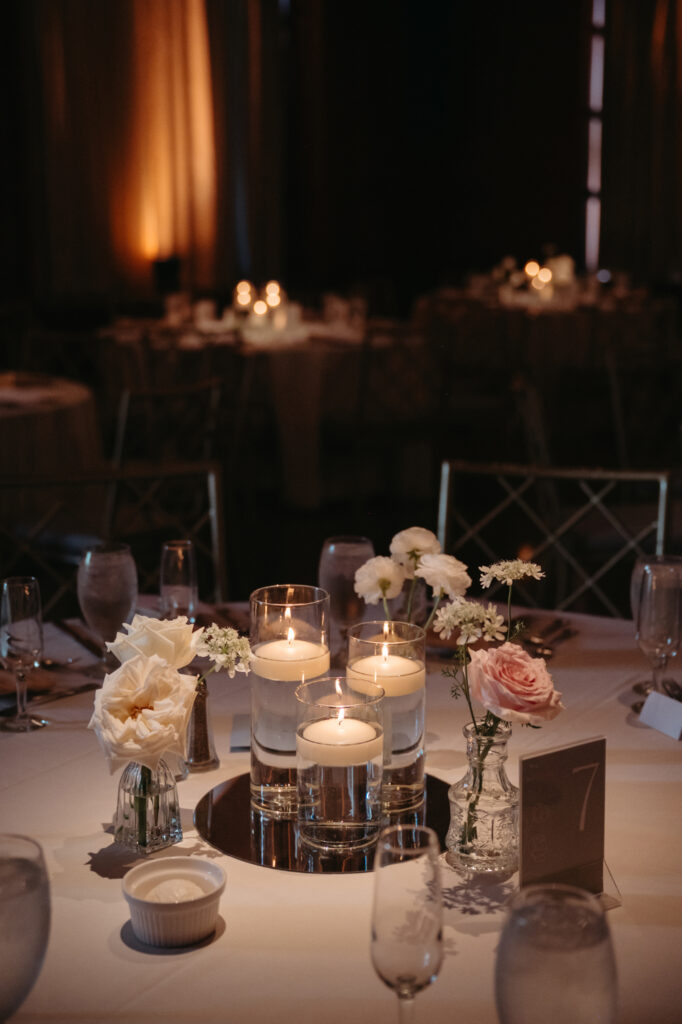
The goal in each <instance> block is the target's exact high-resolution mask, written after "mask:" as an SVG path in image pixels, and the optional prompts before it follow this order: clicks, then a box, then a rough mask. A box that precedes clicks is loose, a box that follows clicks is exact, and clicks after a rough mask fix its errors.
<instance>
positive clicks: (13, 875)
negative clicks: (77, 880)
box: [0, 835, 50, 1020]
mask: <svg viewBox="0 0 682 1024" xmlns="http://www.w3.org/2000/svg"><path fill="white" fill-rule="evenodd" d="M49 931H50V883H49V881H48V877H47V870H46V868H45V861H44V859H43V852H42V850H41V848H40V846H39V844H38V843H36V842H35V840H33V839H29V838H28V837H26V836H14V835H0V963H2V971H0V1020H7V1018H8V1017H11V1016H12V1014H13V1013H14V1012H15V1011H16V1010H18V1009H19V1007H20V1006H21V1004H22V1003H23V1001H24V999H25V998H26V996H27V995H28V994H29V992H30V991H31V989H32V988H33V985H34V984H35V981H36V978H37V977H38V974H39V973H40V968H41V967H42V964H43V958H44V956H45V950H46V949H47V939H48V935H49Z"/></svg>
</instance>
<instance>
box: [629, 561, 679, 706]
mask: <svg viewBox="0 0 682 1024" xmlns="http://www.w3.org/2000/svg"><path fill="white" fill-rule="evenodd" d="M652 565H668V566H672V567H674V568H675V569H676V571H677V576H678V586H679V587H680V588H682V556H680V555H640V556H639V557H638V558H637V560H636V561H635V564H634V567H633V570H632V577H631V579H630V609H631V611H632V619H633V622H634V623H635V630H636V629H637V612H638V609H639V598H640V593H641V589H642V577H643V575H644V571H645V569H647V568H648V567H649V566H652ZM681 610H682V604H681ZM668 682H670V683H671V685H672V687H673V689H674V688H675V684H674V683H673V682H672V681H668ZM651 685H652V684H651V680H649V679H647V680H645V681H643V682H640V683H635V684H634V686H633V690H634V691H635V693H641V694H644V695H645V696H646V694H648V693H650V692H651ZM665 686H666V683H665V682H664V683H663V687H664V688H665Z"/></svg>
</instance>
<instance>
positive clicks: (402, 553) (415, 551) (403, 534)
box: [389, 526, 440, 580]
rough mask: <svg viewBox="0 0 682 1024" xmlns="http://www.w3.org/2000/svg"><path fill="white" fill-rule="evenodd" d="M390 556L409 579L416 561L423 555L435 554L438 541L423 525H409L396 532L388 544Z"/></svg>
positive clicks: (438, 545) (411, 576) (438, 546)
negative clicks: (400, 566)
mask: <svg viewBox="0 0 682 1024" xmlns="http://www.w3.org/2000/svg"><path fill="white" fill-rule="evenodd" d="M389 550H390V552H391V558H393V560H394V561H395V562H398V564H399V565H402V566H403V567H404V569H405V576H406V577H407V579H408V580H411V579H412V578H413V576H414V575H415V572H414V570H415V567H416V565H417V562H418V561H419V559H420V558H421V557H422V556H423V555H437V554H438V553H439V551H440V541H439V540H438V537H436V535H435V533H432V532H431V530H425V529H424V527H423V526H411V527H410V528H409V529H408V530H401V531H400V533H396V535H395V537H394V538H393V540H392V541H391V546H390V549H389Z"/></svg>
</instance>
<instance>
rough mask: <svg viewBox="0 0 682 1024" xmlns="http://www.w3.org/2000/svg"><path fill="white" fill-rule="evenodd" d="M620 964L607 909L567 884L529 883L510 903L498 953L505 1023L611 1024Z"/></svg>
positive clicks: (497, 999) (499, 999)
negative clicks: (597, 1022)
mask: <svg viewBox="0 0 682 1024" xmlns="http://www.w3.org/2000/svg"><path fill="white" fill-rule="evenodd" d="M616 995H617V983H616V964H615V959H614V955H613V947H612V945H611V936H610V933H609V928H608V924H607V922H606V917H605V916H604V911H603V910H602V908H601V906H600V904H599V901H598V900H597V899H596V897H595V896H592V895H591V894H590V893H588V892H585V891H584V890H583V889H577V888H574V887H573V886H569V885H531V886H529V887H528V888H526V889H522V890H521V891H520V892H518V893H516V895H515V896H513V897H512V899H511V902H510V905H509V914H508V917H507V921H506V924H505V926H504V928H503V930H502V936H501V938H500V943H499V945H498V947H497V957H496V964H495V1002H496V1006H497V1014H498V1017H499V1019H500V1024H546V1022H547V1021H552V1024H592V1022H593V1021H599V1024H612V1022H613V1021H615V1019H616Z"/></svg>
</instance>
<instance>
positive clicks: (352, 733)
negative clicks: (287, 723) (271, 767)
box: [296, 716, 384, 768]
mask: <svg viewBox="0 0 682 1024" xmlns="http://www.w3.org/2000/svg"><path fill="white" fill-rule="evenodd" d="M383 749H384V743H383V734H382V732H381V730H380V729H379V727H378V726H375V725H371V724H370V723H369V722H362V721H360V720H359V719H357V718H344V717H342V716H339V718H325V719H322V720H321V721H319V722H311V723H310V724H309V725H304V726H303V729H302V731H301V733H300V734H299V735H298V736H297V737H296V753H297V754H298V755H299V756H300V757H302V758H304V759H305V760H306V761H311V762H313V763H315V764H321V765H325V766H327V767H334V768H343V767H346V768H347V767H350V766H351V765H357V764H367V763H368V762H369V761H372V760H374V759H375V758H382V757H383Z"/></svg>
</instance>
